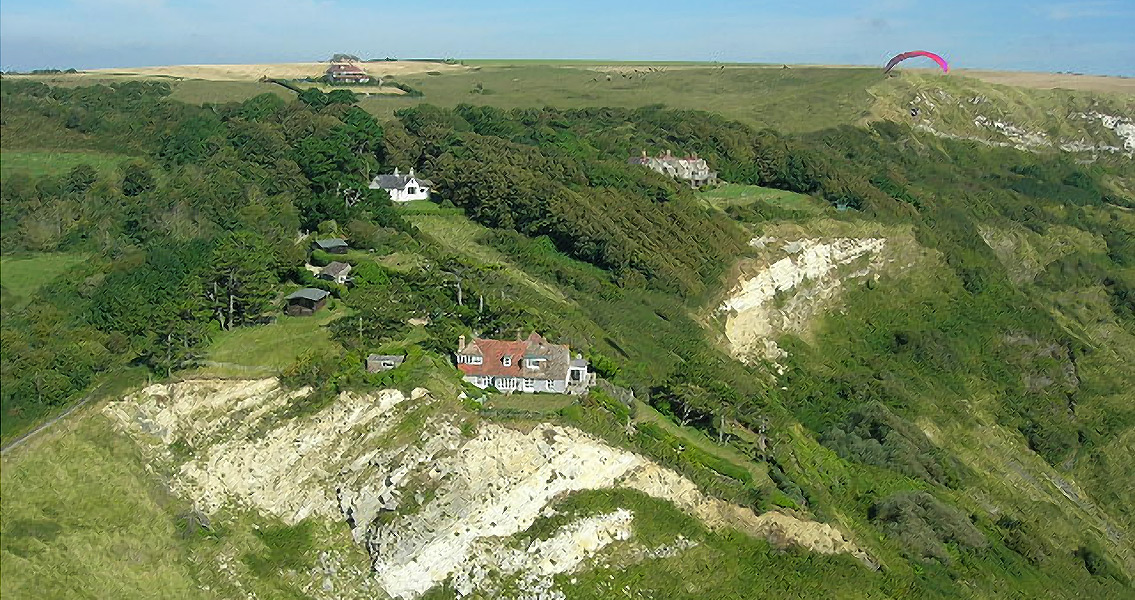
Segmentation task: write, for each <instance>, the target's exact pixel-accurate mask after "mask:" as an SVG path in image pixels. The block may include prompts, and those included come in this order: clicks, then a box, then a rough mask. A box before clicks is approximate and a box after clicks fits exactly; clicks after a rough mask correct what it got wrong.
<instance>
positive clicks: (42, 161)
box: [0, 150, 131, 180]
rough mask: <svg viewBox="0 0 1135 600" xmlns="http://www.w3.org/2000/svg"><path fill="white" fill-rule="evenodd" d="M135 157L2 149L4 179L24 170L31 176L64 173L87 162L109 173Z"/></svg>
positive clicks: (0, 175) (1, 176)
mask: <svg viewBox="0 0 1135 600" xmlns="http://www.w3.org/2000/svg"><path fill="white" fill-rule="evenodd" d="M130 158H131V157H130V156H127V155H125V154H109V153H105V152H94V151H91V152H67V151H36V150H27V151H23V150H4V151H3V152H2V153H0V179H4V180H6V179H8V178H9V177H11V176H12V175H16V174H22V175H27V176H28V177H42V176H44V175H62V174H64V173H66V172H68V171H70V170H71V169H73V168H75V167H77V166H79V165H83V164H87V165H91V166H92V167H94V168H95V169H97V170H98V171H99V172H100V173H108V172H111V171H114V169H116V168H118V165H120V164H122V163H123V162H125V161H127V160H129V159H130Z"/></svg>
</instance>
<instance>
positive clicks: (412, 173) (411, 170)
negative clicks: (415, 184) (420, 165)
mask: <svg viewBox="0 0 1135 600" xmlns="http://www.w3.org/2000/svg"><path fill="white" fill-rule="evenodd" d="M413 176H414V167H410V177H413Z"/></svg>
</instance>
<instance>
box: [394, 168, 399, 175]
mask: <svg viewBox="0 0 1135 600" xmlns="http://www.w3.org/2000/svg"><path fill="white" fill-rule="evenodd" d="M394 174H395V175H398V167H394Z"/></svg>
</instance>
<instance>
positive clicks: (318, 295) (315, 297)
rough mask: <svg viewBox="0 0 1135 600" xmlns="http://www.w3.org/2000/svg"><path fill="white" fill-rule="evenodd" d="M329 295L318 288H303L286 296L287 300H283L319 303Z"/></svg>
mask: <svg viewBox="0 0 1135 600" xmlns="http://www.w3.org/2000/svg"><path fill="white" fill-rule="evenodd" d="M329 295H330V292H328V291H327V290H321V289H319V288H303V289H302V290H296V291H294V292H292V293H291V294H289V295H288V297H287V298H285V300H310V301H312V302H319V301H320V300H322V299H324V298H326V297H327V296H329Z"/></svg>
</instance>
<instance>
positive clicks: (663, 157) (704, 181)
mask: <svg viewBox="0 0 1135 600" xmlns="http://www.w3.org/2000/svg"><path fill="white" fill-rule="evenodd" d="M627 163H629V164H632V165H642V166H644V167H647V168H649V169H651V170H654V171H657V172H659V173H662V174H663V175H669V176H670V177H673V178H675V179H683V180H685V181H687V182H689V184H690V187H692V188H695V189H696V188H699V187H702V186H703V185H715V184H716V183H717V171H710V170H709V165H708V164H707V163H706V162H705V159H704V158H698V155H697V154H691V155H690V156H687V157H685V158H676V157H674V156H673V155H671V154H670V151H669V150H667V151H665V152H663V153H662V154H659V155H658V156H647V154H646V150H643V151H642V156H632V157H631V158H630V159H628V160H627Z"/></svg>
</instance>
